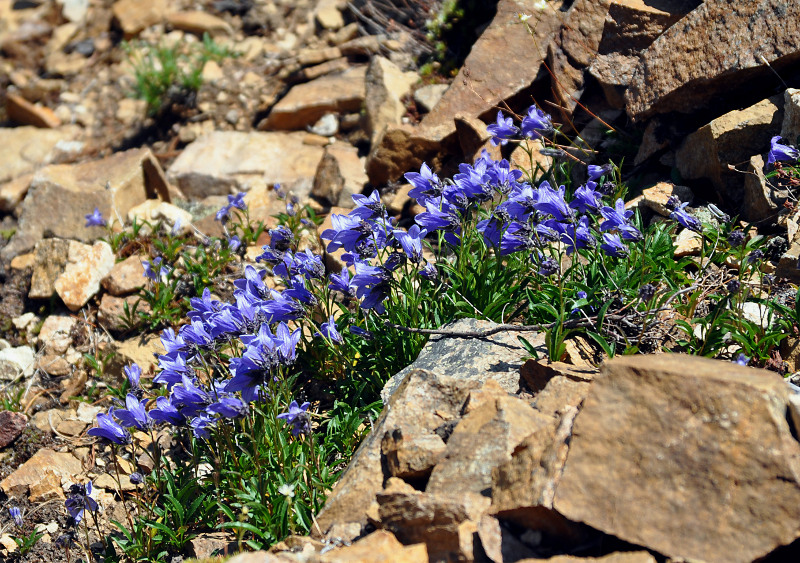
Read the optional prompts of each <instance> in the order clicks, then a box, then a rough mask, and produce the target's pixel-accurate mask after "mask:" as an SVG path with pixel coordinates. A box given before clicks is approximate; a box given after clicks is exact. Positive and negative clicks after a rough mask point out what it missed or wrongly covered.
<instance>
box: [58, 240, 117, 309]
mask: <svg viewBox="0 0 800 563" xmlns="http://www.w3.org/2000/svg"><path fill="white" fill-rule="evenodd" d="M113 267H114V251H113V250H111V246H109V244H108V243H107V242H104V241H98V242H96V243H94V245H92V246H89V245H86V244H80V243H77V244H72V245H70V248H69V256H68V257H67V266H66V268H64V272H63V273H62V274H61V275H60V276H58V279H57V280H56V281H55V283H54V284H53V285H54V287H55V290H56V293H58V296H59V297H61V300H62V301H63V302H64V304H65V305H66V306H67V307H68V308H69V310H70V311H73V312H74V311H77V310H78V309H80V308H81V307H83V306H84V305H86V303H88V301H89V299H91V298H92V297H94V296H95V295H97V292H98V291H100V281H101V280H102V279H103V278H104V277H106V275H107V274H108V273H109V272H110V271H111V269H112V268H113Z"/></svg>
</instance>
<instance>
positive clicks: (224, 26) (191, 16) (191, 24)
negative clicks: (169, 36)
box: [167, 11, 233, 37]
mask: <svg viewBox="0 0 800 563" xmlns="http://www.w3.org/2000/svg"><path fill="white" fill-rule="evenodd" d="M167 24H168V25H170V26H172V27H173V28H175V29H179V30H181V31H185V32H186V33H193V34H195V35H198V36H200V37H202V36H203V34H204V33H208V34H209V35H210V36H211V37H219V36H222V35H233V29H232V28H231V26H230V25H228V22H226V21H225V20H223V19H220V18H218V17H217V16H212V15H211V14H209V13H208V12H201V11H190V12H173V13H171V14H167Z"/></svg>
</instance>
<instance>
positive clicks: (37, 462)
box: [0, 448, 82, 495]
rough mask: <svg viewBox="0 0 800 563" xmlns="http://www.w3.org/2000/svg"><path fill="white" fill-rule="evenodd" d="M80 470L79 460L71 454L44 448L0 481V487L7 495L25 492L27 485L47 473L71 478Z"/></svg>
mask: <svg viewBox="0 0 800 563" xmlns="http://www.w3.org/2000/svg"><path fill="white" fill-rule="evenodd" d="M81 471H82V467H81V462H80V461H78V460H77V459H76V458H75V456H73V455H72V454H70V453H62V452H54V451H53V450H50V449H47V448H45V449H41V450H39V451H38V452H36V453H35V454H34V455H33V457H32V458H30V459H29V460H28V461H26V462H25V463H23V464H22V465H20V466H19V467H18V468H17V470H16V471H14V473H12V474H11V475H9V476H8V477H6V478H5V479H3V480H2V481H0V488H1V489H3V492H4V493H6V494H7V495H21V494H26V493H27V492H28V487H30V486H31V485H34V484H36V483H38V482H40V481H41V480H42V479H44V478H45V477H46V476H47V474H48V473H55V474H56V475H57V476H58V477H60V478H62V479H63V478H67V479H72V478H74V477H75V476H76V475H79V474H80V473H81Z"/></svg>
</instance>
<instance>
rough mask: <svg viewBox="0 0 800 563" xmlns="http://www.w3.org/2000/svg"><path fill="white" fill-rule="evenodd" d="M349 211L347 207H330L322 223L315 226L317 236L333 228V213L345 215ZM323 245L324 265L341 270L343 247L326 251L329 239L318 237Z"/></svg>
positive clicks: (342, 265) (334, 269) (336, 270)
mask: <svg viewBox="0 0 800 563" xmlns="http://www.w3.org/2000/svg"><path fill="white" fill-rule="evenodd" d="M349 212H350V210H349V209H345V208H344V207H331V208H330V210H328V215H327V216H326V217H325V219H323V221H322V223H321V224H320V225H319V227H317V237H318V238H319V236H320V235H321V234H322V233H324V232H325V231H326V230H328V229H332V228H333V220H332V217H333V216H334V215H347V214H348V213H349ZM319 240H320V241H321V243H322V245H323V249H324V259H325V267H326V268H328V270H329V271H332V272H335V273H339V272H341V271H342V268H344V267H345V263H344V260H342V254H344V253H345V252H344V249H343V248H340V249H338V250H336V251H334V252H333V253H330V252H328V244H329V241H327V240H322V239H321V238H320V239H319Z"/></svg>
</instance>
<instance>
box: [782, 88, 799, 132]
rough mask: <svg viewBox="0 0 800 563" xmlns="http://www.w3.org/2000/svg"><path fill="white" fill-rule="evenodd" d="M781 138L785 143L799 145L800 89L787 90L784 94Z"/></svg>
mask: <svg viewBox="0 0 800 563" xmlns="http://www.w3.org/2000/svg"><path fill="white" fill-rule="evenodd" d="M781 137H783V141H784V142H785V143H789V144H790V145H793V146H797V145H798V141H797V139H798V137H800V89H797V88H787V89H786V91H785V92H784V93H783V123H782V124H781Z"/></svg>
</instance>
